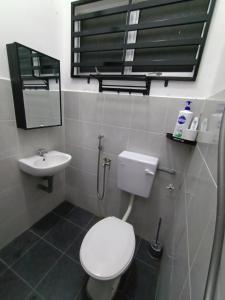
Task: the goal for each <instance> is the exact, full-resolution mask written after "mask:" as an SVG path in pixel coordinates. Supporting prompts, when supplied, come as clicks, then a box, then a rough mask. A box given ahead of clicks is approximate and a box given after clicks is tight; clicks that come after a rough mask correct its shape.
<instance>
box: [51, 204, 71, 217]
mask: <svg viewBox="0 0 225 300" xmlns="http://www.w3.org/2000/svg"><path fill="white" fill-rule="evenodd" d="M73 208H74V205H73V204H71V203H70V202H67V201H65V202H63V203H61V204H60V205H59V206H57V207H56V208H55V209H54V210H53V212H54V213H56V214H57V215H59V216H61V217H64V216H66V215H67V214H68V213H69V212H70V211H71V210H72V209H73Z"/></svg>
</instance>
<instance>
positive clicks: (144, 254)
mask: <svg viewBox="0 0 225 300" xmlns="http://www.w3.org/2000/svg"><path fill="white" fill-rule="evenodd" d="M136 258H137V259H139V260H141V261H142V262H144V263H146V264H147V265H149V266H152V267H155V268H159V260H157V259H155V258H153V257H152V256H151V255H150V252H149V242H147V241H146V240H143V239H141V241H140V246H139V248H138V251H137V255H136Z"/></svg>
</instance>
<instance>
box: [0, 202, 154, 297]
mask: <svg viewBox="0 0 225 300" xmlns="http://www.w3.org/2000/svg"><path fill="white" fill-rule="evenodd" d="M98 220H99V219H98V218H97V217H95V216H94V215H92V214H91V213H89V212H87V211H84V210H82V209H80V208H78V207H74V206H73V205H72V204H70V203H68V202H64V203H63V204H61V205H60V206H59V207H57V208H56V209H54V210H53V211H52V212H51V213H49V214H48V215H47V216H45V217H44V218H43V219H41V220H40V221H39V222H38V223H36V224H35V225H34V226H33V227H32V228H30V230H27V231H26V232H24V233H23V234H22V235H21V236H19V237H18V238H17V239H15V240H14V241H13V242H11V243H10V244H9V245H8V246H6V247H5V248H4V249H2V250H0V299H1V300H29V299H30V300H43V299H45V300H75V299H77V300H87V299H88V297H87V295H86V292H85V285H86V282H87V279H88V276H87V275H86V274H85V272H84V271H83V269H82V267H81V265H80V261H79V249H80V245H81V242H82V239H83V237H84V235H85V234H86V232H87V230H88V229H89V228H90V227H91V226H92V225H93V224H95V223H96V222H97V221H98ZM136 244H137V246H136V252H135V258H134V260H133V263H132V264H131V266H130V268H129V270H128V271H127V272H126V273H125V274H124V275H123V276H122V279H121V282H120V286H119V289H118V292H117V295H116V296H115V300H134V299H135V300H136V299H138V300H145V299H146V300H151V299H152V300H153V299H155V296H154V295H155V290H156V283H157V275H158V267H159V265H158V262H157V261H155V260H153V259H151V257H150V256H149V255H148V251H147V247H148V244H147V242H146V241H144V240H141V239H140V238H138V237H137V243H136Z"/></svg>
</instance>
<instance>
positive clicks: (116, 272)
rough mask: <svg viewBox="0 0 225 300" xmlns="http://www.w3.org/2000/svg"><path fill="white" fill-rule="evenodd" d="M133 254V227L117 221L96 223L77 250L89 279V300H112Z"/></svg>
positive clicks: (110, 219) (110, 218)
mask: <svg viewBox="0 0 225 300" xmlns="http://www.w3.org/2000/svg"><path fill="white" fill-rule="evenodd" d="M134 252H135V234H134V229H133V226H132V225H131V224H129V223H127V222H124V221H123V220H120V219H118V218H116V217H107V218H105V219H103V220H101V221H99V222H98V223H97V224H95V225H94V226H93V227H92V228H91V229H90V230H89V231H88V232H87V234H86V236H85V237H84V239H83V242H82V245H81V249H80V262H81V265H82V267H83V268H84V270H85V271H86V272H87V274H89V275H90V278H89V281H88V284H87V293H88V296H89V297H90V298H91V299H93V300H97V299H98V300H110V299H112V298H113V296H114V294H115V292H116V290H117V287H118V284H119V281H120V277H121V275H122V274H123V273H124V272H125V271H126V270H127V268H128V267H129V265H130V263H131V261H132V259H133V256H134Z"/></svg>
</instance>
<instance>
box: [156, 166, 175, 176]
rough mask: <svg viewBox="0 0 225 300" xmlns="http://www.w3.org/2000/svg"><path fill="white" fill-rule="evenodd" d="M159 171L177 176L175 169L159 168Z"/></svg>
mask: <svg viewBox="0 0 225 300" xmlns="http://www.w3.org/2000/svg"><path fill="white" fill-rule="evenodd" d="M158 170H159V171H161V172H165V173H168V174H172V175H176V170H174V169H169V168H163V167H158Z"/></svg>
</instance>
